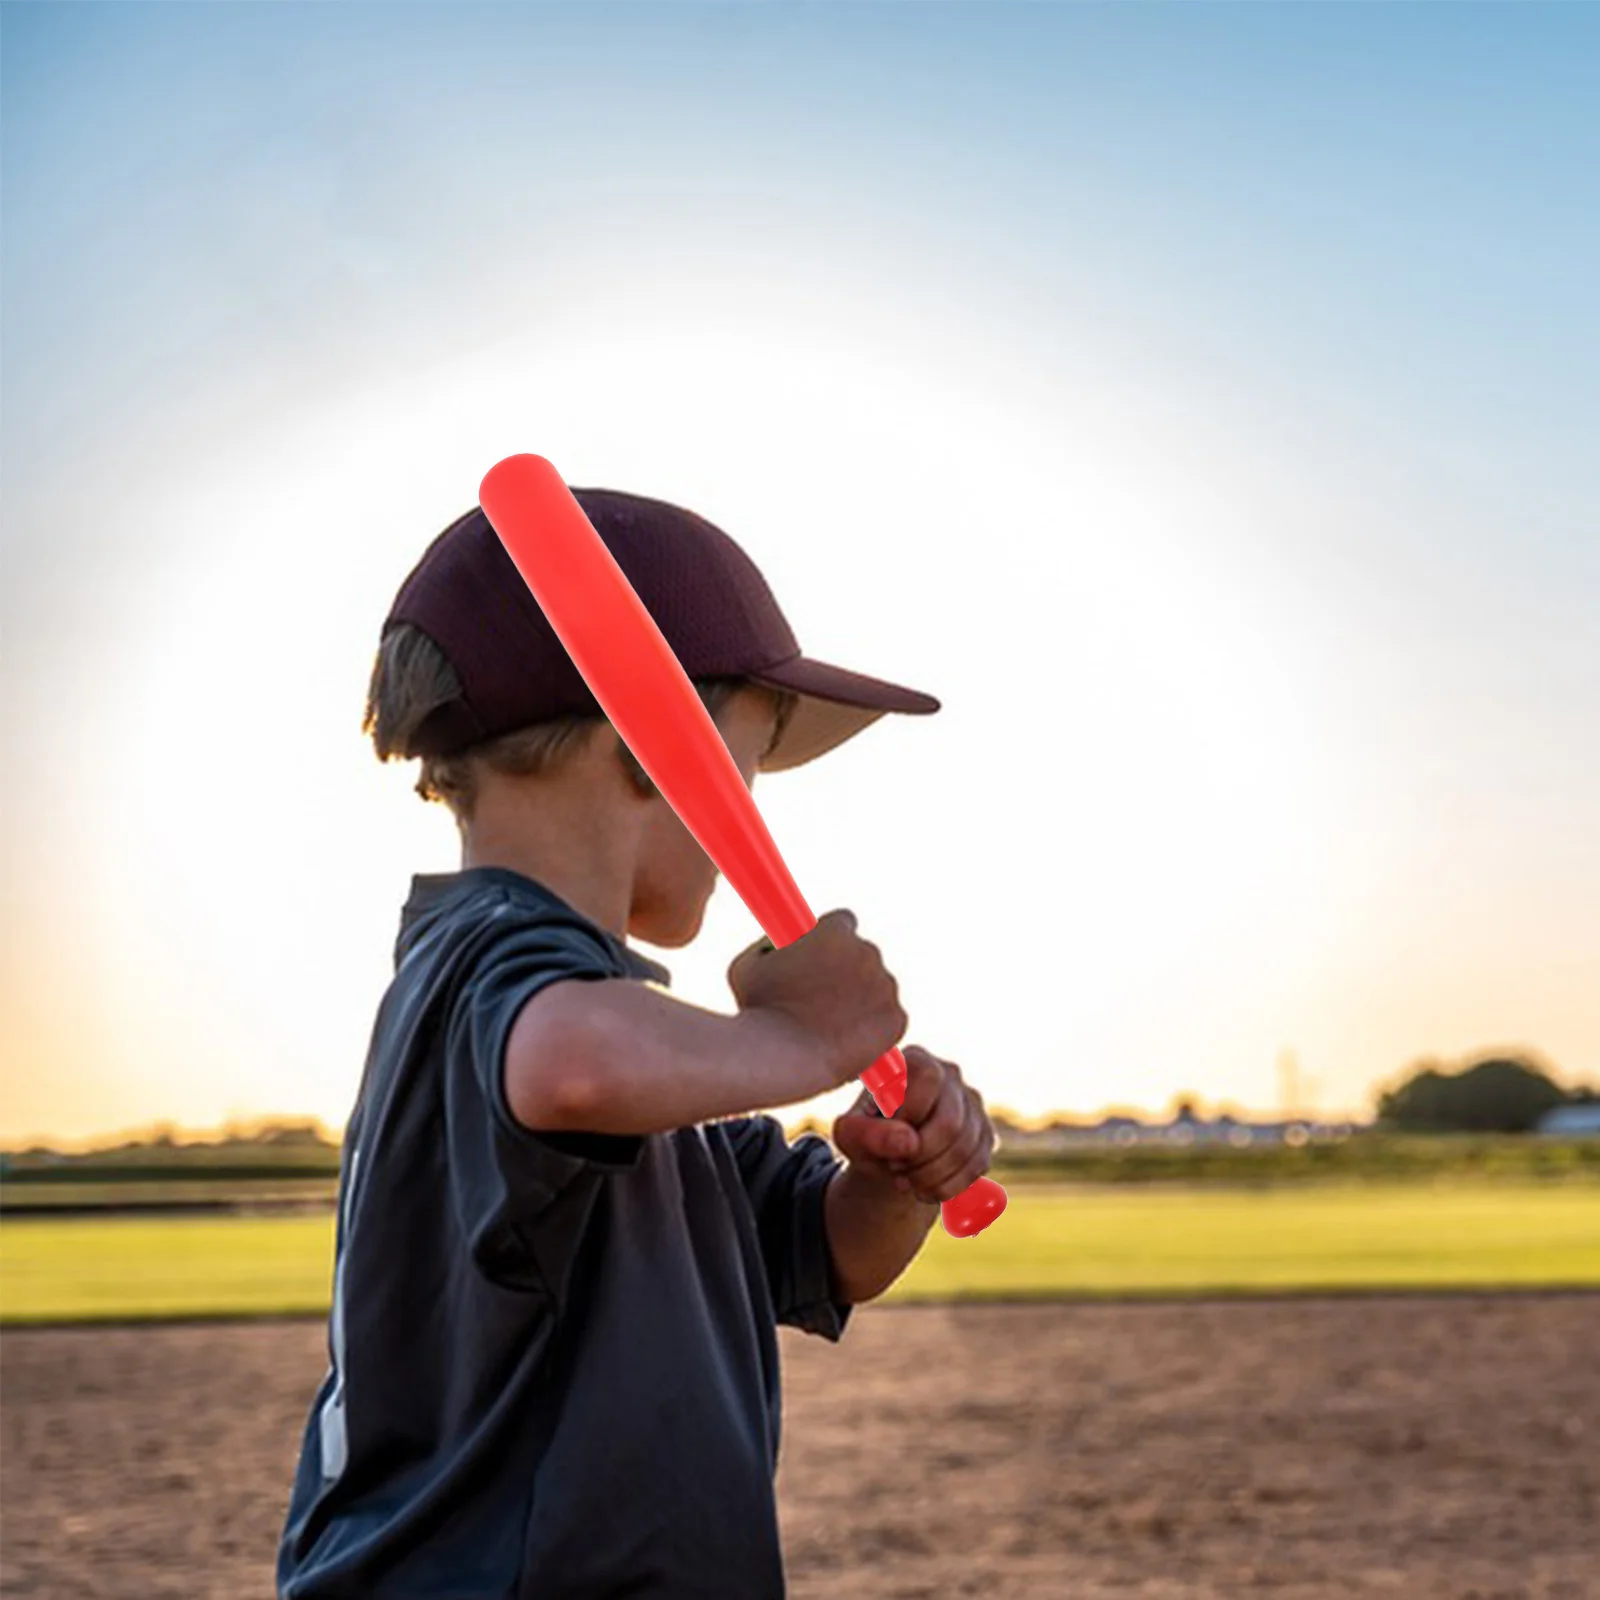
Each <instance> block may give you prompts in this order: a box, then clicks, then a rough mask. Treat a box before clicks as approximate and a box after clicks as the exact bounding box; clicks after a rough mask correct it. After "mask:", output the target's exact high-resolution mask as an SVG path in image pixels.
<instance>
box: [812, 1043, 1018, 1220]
mask: <svg viewBox="0 0 1600 1600" xmlns="http://www.w3.org/2000/svg"><path fill="white" fill-rule="evenodd" d="M902 1054H903V1055H904V1056H905V1059H906V1098H905V1104H904V1105H902V1106H901V1107H900V1109H899V1110H898V1111H897V1112H896V1113H895V1114H894V1116H893V1117H882V1116H879V1115H878V1114H877V1113H876V1109H875V1107H874V1106H873V1103H872V1098H871V1096H870V1095H867V1094H864V1095H863V1096H862V1098H861V1100H859V1101H857V1102H856V1104H855V1105H854V1106H853V1107H852V1108H851V1109H850V1110H849V1111H847V1112H846V1113H845V1114H844V1115H843V1116H842V1117H840V1118H839V1119H838V1120H837V1121H836V1122H835V1123H834V1125H833V1142H834V1144H835V1145H836V1146H837V1147H838V1149H839V1152H840V1154H841V1155H843V1156H844V1157H845V1159H846V1160H848V1161H849V1162H850V1164H851V1166H852V1167H855V1168H857V1169H858V1170H865V1171H866V1172H868V1173H870V1174H871V1175H873V1176H876V1177H879V1178H882V1179H883V1181H884V1182H886V1183H893V1184H894V1186H895V1187H896V1188H898V1189H900V1190H902V1191H907V1192H909V1193H911V1194H914V1195H915V1196H916V1197H917V1199H919V1200H921V1201H924V1202H927V1203H930V1204H931V1203H934V1202H938V1201H944V1200H952V1199H954V1198H955V1197H956V1196H957V1195H958V1194H960V1193H961V1192H962V1191H963V1190H964V1189H967V1188H969V1187H970V1186H971V1185H972V1183H974V1182H975V1181H976V1180H977V1179H978V1178H981V1177H982V1176H983V1175H984V1173H986V1172H987V1171H988V1170H989V1162H990V1160H991V1158H992V1157H993V1155H994V1146H995V1133H994V1125H993V1123H991V1122H990V1121H989V1114H988V1112H986V1111H985V1110H984V1109H983V1096H982V1095H980V1094H979V1093H978V1091H977V1090H976V1089H972V1088H969V1087H968V1086H967V1085H966V1084H965V1083H964V1082H963V1081H962V1078H961V1069H960V1067H958V1066H957V1065H956V1064H955V1063H954V1062H953V1061H941V1060H940V1059H939V1057H938V1056H936V1055H933V1054H932V1053H931V1052H930V1051H927V1050H924V1049H923V1048H922V1047H921V1046H920V1045H914V1044H913V1045H907V1046H905V1047H904V1049H903V1051H902Z"/></svg>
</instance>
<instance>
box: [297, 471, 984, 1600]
mask: <svg viewBox="0 0 1600 1600" xmlns="http://www.w3.org/2000/svg"><path fill="white" fill-rule="evenodd" d="M573 492H574V494H575V496H576V498H577V499H578V501H579V503H580V504H581V505H582V506H583V508H584V511H585V513H586V514H587V515H588V517H589V518H590V520H591V521H592V522H593V523H594V524H595V526H596V528H597V530H598V531H599V533H600V536H601V538H602V539H603V540H604V541H605V542H606V544H607V546H608V547H609V548H610V550H611V551H612V553H613V555H615V556H616V558H617V560H618V562H619V564H620V565H621V566H622V568H623V570H624V571H625V572H626V573H627V574H628V577H629V579H630V581H631V582H632V583H633V585H634V587H635V588H636V589H637V590H638V592H639V594H640V597H641V599H643V601H644V603H645V605H646V606H647V607H648V608H649V610H650V611H651V614H652V615H653V616H654V617H655V619H656V621H657V623H658V624H659V625H660V626H661V629H662V631H663V633H664V634H665V635H666V637H667V640H668V642H669V643H670V644H671V645H672V646H673V648H674V650H675V651H676V652H677V654H678V657H679V659H680V661H682V662H683V664H684V667H685V669H686V670H687V671H688V673H689V675H690V677H691V679H693V680H694V681H695V682H696V683H697V685H698V686H699V687H700V690H701V694H702V697H703V699H704V700H705V702H706V705H707V707H708V709H710V710H711V711H712V713H713V716H714V718H715V720H716V722H717V726H718V728H719V730H720V731H721V732H722V734H723V737H724V738H725V740H726V741H727V744H728V747H729V750H730V751H731V752H732V754H733V757H734V759H735V761H736V762H737V763H738V766H739V769H740V771H741V772H742V773H743V775H744V778H745V781H746V783H747V784H751V785H752V786H753V784H754V781H755V775H756V773H757V772H758V771H762V770H765V771H777V770H783V769H785V768H788V767H793V766H798V765H800V764H801V763H803V762H805V761H809V760H812V759H813V758H814V757H816V756H818V755H820V754H822V753H823V752H824V751H826V750H829V749H831V748H833V747H834V746H835V745H837V744H839V743H841V742H842V741H843V740H845V739H847V738H850V737H851V736H853V735H854V734H855V733H857V732H859V731H860V730H861V729H862V728H864V727H866V726H867V725H868V724H869V723H871V722H873V721H875V720H876V719H877V718H878V717H880V716H882V715H883V714H884V713H885V712H887V711H900V712H909V713H927V712H932V711H936V710H937V709H938V702H937V701H935V700H932V699H931V698H930V697H928V696H926V695H921V694H918V693H916V692H914V691H911V690H907V689H901V688H898V687H896V686H895V685H892V684H886V683H882V682H880V681H878V680H876V679H872V678H865V677H862V676H860V675H859V674H855V673H849V672H845V671H843V670H842V669H839V668H836V667H830V666H827V665H824V664H822V663H820V662H814V661H809V660H807V659H805V658H804V657H802V656H801V654H800V651H799V647H798V645H797V644H796V643H795V640H794V636H793V634H792V633H791V632H790V630H789V626H788V624H787V622H786V621H785V620H784V618H783V615H782V613H781V612H780V611H779V610H778V607H777V603H776V601H775V600H774V599H773V597H772V594H771V592H770V590H769V589H768V588H767V585H766V583H765V581H764V580H763V579H762V577H761V575H760V573H759V572H758V571H757V570H756V568H755V566H754V565H753V563H751V561H750V559H749V558H748V556H746V555H745V554H744V552H743V551H742V550H740V549H739V547H738V546H737V545H736V544H734V542H733V541H732V540H731V539H729V538H728V536H727V535H726V534H724V533H722V532H721V531H720V530H719V529H717V528H715V527H713V526H712V525H711V524H710V523H708V522H706V521H704V520H703V519H702V518H699V517H696V516H694V515H693V514H692V513H690V512H687V511H683V510H680V509H678V508H677V507H674V506H669V505H666V504H664V503H662V502H660V501H654V500H646V499H643V498H641V497H639V496H635V495H626V494H620V493H617V492H614V491H607V490H585V489H579V490H574V491H573ZM364 731H366V732H368V733H370V734H371V735H372V738H373V741H374V744H375V746H376V748H377V751H378V754H379V756H380V758H383V759H389V758H391V757H420V758H421V760H422V769H421V775H420V777H419V779H418V783H417V789H418V792H419V793H420V794H422V795H423V797H424V798H425V799H436V800H440V801H442V802H443V803H445V804H446V805H448V806H449V807H450V809H451V811H452V813H453V814H454V816H455V819H456V822H457V824H458V827H459V830H460V833H461V840H462V866H461V870H460V871H459V872H455V873H448V874H433V875H417V876H415V877H414V878H413V880H412V889H411V895H410V898H409V899H408V901H407V903H406V905H405V907H404V910H403V912H402V916H401V923H400V932H399V938H398V941H397V944H396V948H395V976H394V980H393V982H392V983H391V985H390V987H389V989H388V990H387V992H386V993H385V995H384V997H383V1000H382V1002H381V1004H380V1006H379V1011H378V1017H377V1021H376V1024H375V1027H374V1031H373V1037H372V1043H371V1046H370V1049H369V1052H368V1057H367V1063H366V1068H365V1072H364V1075H363V1079H362V1083H361V1088H360V1092H359V1095H358V1097H357V1101H356V1105H355V1108H354V1110H353V1112H352V1114H351V1117H350V1122H349V1126H348V1129H347V1132H346V1135H345V1147H344V1160H343V1170H342V1174H341V1181H340V1195H339V1221H338V1253H337V1263H336V1267H335V1282H334V1303H333V1312H332V1317H331V1319H330V1338H329V1347H330V1356H331V1366H330V1370H329V1373H328V1375H327V1378H326V1379H325V1381H324V1382H323V1384H322V1387H321V1389H320V1391H319V1393H318V1395H317V1397H316V1400H315V1402H314V1403H313V1406H312V1410H311V1415H310V1418H309V1420H308V1423H307V1426H306V1431H305V1437H304V1442H303V1447H302V1451H301V1457H300V1463H299V1469H298V1472H297V1475H296V1479H295V1484H294V1490H293V1495H292V1498H291V1502H290V1506H289V1512H288V1519H287V1524H286V1527H285V1530H284V1535H283V1540H282V1544H281V1547H280V1550H279V1560H278V1585H279V1593H280V1596H281V1597H283V1600H291V1597H293V1600H312V1597H322V1596H331V1595H372V1596H393V1597H402V1596H403V1597H407V1600H410V1597H421V1596H435V1597H448V1600H473V1597H478V1596H483V1597H489V1596H494V1597H515V1600H534V1597H536V1596H537V1597H539V1600H590V1597H594V1600H598V1597H602V1596H608V1597H609V1596H620V1595H628V1596H634V1597H647V1596H652V1597H653V1596H660V1597H668V1596H671V1597H683V1600H689V1597H706V1600H711V1597H727V1600H733V1597H738V1600H767V1597H777V1596H781V1595H782V1594H783V1592H784V1580H783V1565H782V1557H781V1552H780V1548H779V1540H778V1527H777V1515H776V1506H775V1498H774V1493H773V1475H774V1472H775V1470H776V1464H777V1451H778V1432H779V1420H780V1406H779V1385H778V1347H777V1339H776V1331H775V1324H777V1323H787V1324H789V1325H791V1326H795V1327H799V1328H803V1329H805V1330H806V1331H808V1332H811V1333H817V1334H821V1335H822V1336H823V1337H824V1338H827V1339H833V1340H837V1339H838V1338H839V1336H840V1334H841V1332H842V1331H843V1329H844V1326H845V1323H846V1321H847V1319H848V1317H849V1314H850V1307H851V1306H852V1305H853V1304H855V1303H858V1302H860V1301H863V1300H868V1299H871V1298H872V1297H874V1296H875V1295H877V1294H880V1293H881V1292H882V1291H883V1290H884V1289H885V1288H887V1287H888V1286H889V1284H890V1283H892V1282H893V1281H894V1279H895V1278H896V1277H898V1276H899V1274H900V1273H901V1271H902V1270H903V1269H904V1268H905V1266H906V1264H907V1263H908V1262H909V1261H910V1260H911V1258H912V1257H913V1256H914V1255H915V1254H916V1252H917V1250H918V1248H919V1247H920V1245H921V1243H922V1240H923V1238H924V1237H925V1235H926V1233H927V1230H928V1228H929V1226H930V1225H931V1223H932V1222H933V1220H934V1218H935V1217H936V1216H937V1215H938V1204H939V1202H940V1201H941V1200H944V1199H947V1198H949V1197H951V1196H953V1195H956V1194H958V1193H960V1192H961V1191H962V1190H963V1189H965V1188H966V1187H967V1185H968V1184H969V1183H971V1182H972V1181H973V1179H975V1178H977V1177H978V1176H980V1175H981V1174H982V1173H983V1172H984V1171H985V1170H986V1169H987V1167H988V1163H989V1156H990V1152H991V1149H992V1146H993V1137H994V1136H993V1130H992V1128H991V1127H990V1124H989V1121H988V1118H987V1116H986V1115H985V1114H984V1111H983V1106H982V1102H981V1100H980V1099H979V1097H978V1096H977V1095H976V1094H975V1093H974V1092H973V1091H971V1090H970V1089H968V1088H967V1087H966V1086H965V1085H964V1084H963V1083H962V1081H961V1075H960V1072H959V1071H958V1069H957V1068H956V1067H955V1066H953V1065H952V1064H950V1063H948V1062H943V1061H940V1060H939V1059H938V1058H937V1057H935V1056H933V1055H930V1054H929V1053H928V1052H926V1051H924V1050H921V1049H918V1048H917V1047H915V1046H911V1047H909V1048H908V1049H907V1050H906V1052H905V1054H906V1063H907V1069H908V1083H907V1089H906V1100H905V1105H904V1107H903V1108H902V1109H901V1111H900V1112H899V1114H898V1115H897V1116H896V1117H895V1118H894V1119H892V1120H888V1119H884V1118H881V1117H879V1116H877V1115H876V1111H875V1108H874V1107H873V1106H872V1104H871V1101H870V1098H869V1097H868V1096H866V1095H865V1094H864V1095H863V1096H862V1098H861V1100H860V1101H858V1102H857V1104H856V1106H855V1107H854V1108H853V1109H852V1110H851V1111H850V1112H848V1113H847V1114H845V1115H844V1116H842V1117H840V1118H839V1119H838V1120H837V1121H836V1122H835V1123H834V1127H833V1135H834V1143H835V1144H836V1145H837V1147H838V1149H839V1151H840V1152H841V1153H842V1154H843V1155H844V1156H845V1157H846V1158H847V1159H846V1161H845V1162H843V1163H841V1162H840V1161H839V1160H837V1159H836V1158H835V1156H834V1154H833V1151H832V1150H831V1149H830V1148H829V1145H828V1143H827V1142H826V1141H824V1140H822V1139H819V1138H816V1137H813V1136H807V1137H805V1138H802V1139H800V1140H798V1141H797V1142H796V1143H795V1144H793V1145H792V1146H791V1145H789V1144H788V1143H787V1142H786V1140H785V1138H784V1135H783V1131H782V1128H781V1127H780V1125H779V1124H778V1122H777V1121H776V1120H775V1119H774V1118H773V1117H771V1116H766V1115H761V1114H760V1113H761V1111H762V1109H763V1108H765V1107H771V1106H780V1105H786V1104H791V1103H793V1102H795V1101H799V1100H803V1099H805V1098H807V1097H808V1096H810V1095H813V1094H817V1093H821V1092H823V1091H825V1090H828V1089H832V1088H834V1087H836V1086H838V1085H840V1084H844V1083H848V1082H849V1081H850V1080H851V1079H853V1078H855V1077H857V1076H858V1075H859V1074H860V1073H861V1072H862V1071H863V1070H865V1068H866V1067H868V1066H869V1065H870V1064H871V1063H872V1062H873V1061H874V1060H876V1059H877V1057H878V1056H879V1055H881V1054H882V1053H883V1051H884V1050H886V1049H888V1048H889V1046H890V1045H892V1044H895V1043H896V1042H898V1040H899V1039H900V1038H901V1036H902V1034H903V1033H904V1031H905V1028H906V1017H905V1013H904V1012H903V1011H902V1010H901V1009H900V1005H899V1001H898V995H897V990H896V986H895V981H894V979H893V977H892V976H891V975H890V974H889V973H888V971H887V970H886V969H885V967H884V965H883V962H882V960H881V959H880V956H879V953H878V951H877V949H876V948H875V947H874V946H873V945H871V944H869V943H867V942H865V941H864V940H862V939H861V938H860V937H859V936H858V935H857V933H856V924H855V918H854V917H853V916H852V915H851V913H850V912H848V911H833V912H830V913H829V914H828V915H827V916H825V917H823V918H822V919H821V921H820V923H819V924H818V926H817V927H816V928H815V929H814V930H813V931H812V932H811V933H809V934H807V935H806V936H805V937H804V938H803V939H801V940H799V941H797V942H796V943H795V944H793V945H790V946H788V947H787V948H785V949H783V950H773V949H772V948H771V947H770V945H768V944H767V943H766V941H762V942H761V944H758V945H757V946H754V947H752V948H751V949H749V950H746V951H745V952H743V953H742V954H741V955H740V956H738V957H737V958H736V959H735V961H734V963H733V965H732V967H731V968H730V969H729V974H728V976H729V984H730V987H731V989H732V991H733V995H734V999H735V1001H736V1002H737V1005H738V1011H737V1013H736V1014H735V1015H731V1016H728V1015H723V1014H720V1013H716V1012H711V1011H706V1010H703V1009H701V1008H699V1007H697V1006H693V1005H689V1004H686V1003H684V1002H682V1001H679V1000H676V999H674V998H673V997H672V996H671V995H670V994H668V993H667V992H666V985H667V984H668V982H669V977H668V974H667V972H666V971H665V969H663V968H662V967H660V966H659V965H657V964H656V963H655V962H652V961H649V960H647V959H646V958H644V957H643V956H641V955H640V954H638V953H637V952H636V951H635V950H633V949H632V948H631V947H630V946H629V945H628V943H627V942H626V941H627V938H628V936H629V935H633V936H636V937H638V938H640V939H643V940H645V941H647V942H649V943H651V944H654V945H658V946H662V947H665V948H680V947H682V946H684V945H687V944H688V943H689V942H690V941H691V940H692V939H693V938H694V936H695V934H696V933H697V932H698V931H699V928H700V924H701V920H702V917H703V915H704V912H705V906H706V902H707V900H708V899H709V898H710V895H711V892H712V889H713V887H714V885H715V881H716V876H717V874H716V870H715V868H714V867H713V866H712V864H711V862H710V860H709V859H708V858H707V857H706V855H705V853H704V851H702V850H701V849H700V847H699V845H698V844H697V843H696V842H695V840H694V839H693V837H692V836H691V835H690V834H689V832H688V831H687V830H686V829H685V828H684V827H683V825H682V824H681V823H680V822H679V821H678V819H677V817H676V816H675V815H674V814H673V812H672V810H671V809H670V807H668V806H667V804H666V802H665V801H664V800H663V799H662V798H661V797H660V795H659V794H657V793H656V791H655V789H654V787H653V785H652V784H651V783H650V780H649V778H648V777H647V776H646V775H645V773H644V772H643V770H642V768H640V767H639V766H638V764H637V762H635V761H634V760H633V758H632V757H631V755H630V754H629V752H628V751H627V750H626V748H625V747H624V746H623V745H622V744H621V742H620V740H619V739H618V737H617V735H616V732H615V730H614V729H612V727H611V726H610V724H609V723H608V722H606V721H605V720H604V718H603V717H602V716H601V715H600V713H599V708H598V706H597V705H596V704H595V702H594V701H593V699H592V698H591V697H590V695H589V692H588V690H587V688H586V687H585V686H584V684H583V681H582V679H581V677H579V675H578V673H577V671H576V669H575V668H574V667H573V666H572V664H571V662H570V660H568V658H567V656H566V653H565V651H564V650H563V649H562V647H561V645H560V642H559V641H558V640H557V638H556V636H555V634H554V632H553V630H551V628H550V626H549V624H548V622H547V621H546V620H545V618H544V616H543V614H542V613H541V612H540V610H539V608H538V605H537V603H536V602H535V601H534V599H533V597H532V595H531V594H530V593H529V591H528V589H527V587H526V585H525V584H524V583H523V582H522V579H521V576H520V575H519V574H518V572H517V571H516V568H515V566H514V565H513V564H512V562H511V560H510V557H509V556H508V555H507V554H506V553H505V550H504V548H503V547H502V546H501V544H500V542H499V539H498V538H497V537H496V535H495V533H494V531H493V529H492V528H491V527H490V525H489V523H488V520H487V518H485V517H484V515H483V513H482V511H481V510H478V509H476V508H475V509H474V510H473V511H471V512H469V513H468V514H467V515H466V516H464V517H462V518H461V519H459V520H458V521H457V522H455V523H454V524H452V525H451V526H450V527H449V528H447V529H446V530H445V532H444V533H442V534H441V535H440V536H439V537H438V538H437V539H436V540H435V541H434V542H433V544H432V545H431V546H430V547H429V549H428V550H427V552H426V553H425V554H424V556H423V558H422V560H421V562H420V563H419V564H418V566H417V567H416V569H415V570H414V571H413V572H412V574H411V575H410V577H409V578H408V579H407V580H406V582H405V584H404V585H403V586H402V587H401V589H400V592H399V594H398V595H397V597H396V600H395V603H394V606H393V608H392V610H391V613H390V616H389V618H388V619H387V620H386V622H385V624H384V629H383V634H382V641H381V644H380V648H379V652H378V657H377V661H376V663H375V666H374V670H373V678H372V684H371V688H370V691H369V697H368V705H367V718H366V722H365V724H364Z"/></svg>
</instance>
